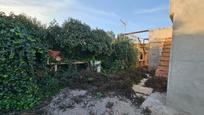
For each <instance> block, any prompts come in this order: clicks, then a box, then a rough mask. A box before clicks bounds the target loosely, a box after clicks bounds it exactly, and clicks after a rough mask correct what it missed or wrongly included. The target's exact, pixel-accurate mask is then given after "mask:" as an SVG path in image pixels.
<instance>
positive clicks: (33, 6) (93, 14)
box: [0, 0, 120, 25]
mask: <svg viewBox="0 0 204 115" xmlns="http://www.w3.org/2000/svg"><path fill="white" fill-rule="evenodd" d="M0 11H4V12H5V13H9V12H13V13H15V14H21V13H25V14H26V15H29V16H31V17H36V18H37V19H38V20H40V21H41V22H42V23H44V24H48V23H49V22H50V21H51V20H52V19H56V20H58V21H59V23H62V22H63V20H65V19H67V18H68V17H73V18H78V19H81V20H82V21H88V22H95V23H97V22H99V23H104V24H110V25H111V24H112V25H117V24H118V23H119V19H120V16H118V15H117V14H115V13H114V12H109V11H103V10H100V9H95V8H92V7H88V6H86V5H84V4H82V3H81V2H79V0H0Z"/></svg>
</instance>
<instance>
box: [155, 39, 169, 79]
mask: <svg viewBox="0 0 204 115" xmlns="http://www.w3.org/2000/svg"><path fill="white" fill-rule="evenodd" d="M171 44H172V38H166V39H165V41H164V43H163V47H162V54H161V57H160V61H159V65H158V67H157V69H156V73H155V75H156V76H157V77H167V76H168V71H169V59H170V51H171Z"/></svg>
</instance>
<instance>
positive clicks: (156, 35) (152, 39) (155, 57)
mask: <svg viewBox="0 0 204 115" xmlns="http://www.w3.org/2000/svg"><path fill="white" fill-rule="evenodd" d="M169 37H172V27H166V28H157V29H152V30H150V32H149V48H150V49H149V69H150V70H151V69H156V67H157V66H158V64H159V59H160V56H161V52H162V45H163V42H164V40H165V38H169Z"/></svg>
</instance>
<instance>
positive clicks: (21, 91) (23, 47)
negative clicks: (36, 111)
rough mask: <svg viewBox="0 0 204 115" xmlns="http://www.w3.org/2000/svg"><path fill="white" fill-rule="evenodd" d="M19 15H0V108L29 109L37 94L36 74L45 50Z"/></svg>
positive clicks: (35, 101)
mask: <svg viewBox="0 0 204 115" xmlns="http://www.w3.org/2000/svg"><path fill="white" fill-rule="evenodd" d="M42 46H43V45H42V43H41V40H40V39H39V38H38V37H37V35H32V34H30V30H29V29H27V25H24V23H21V21H18V16H15V15H10V16H5V15H2V14H1V15H0V84H1V85H0V111H8V110H21V109H28V108H31V107H33V106H34V105H36V104H37V103H38V102H39V100H40V96H39V94H38V92H39V90H40V89H39V86H38V84H37V79H36V77H37V76H38V72H39V70H42V69H43V68H44V67H45V66H44V65H43V64H44V63H45V58H46V56H45V54H46V52H45V51H46V50H45V49H44V48H43V47H42Z"/></svg>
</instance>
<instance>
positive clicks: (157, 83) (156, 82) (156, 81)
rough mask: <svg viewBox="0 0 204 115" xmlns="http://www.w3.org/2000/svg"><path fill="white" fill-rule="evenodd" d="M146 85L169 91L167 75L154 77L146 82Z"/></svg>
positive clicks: (157, 89) (155, 89)
mask: <svg viewBox="0 0 204 115" xmlns="http://www.w3.org/2000/svg"><path fill="white" fill-rule="evenodd" d="M145 86H146V87H151V88H153V89H154V91H158V92H166V91H167V78H166V77H152V78H150V79H148V80H147V81H146V83H145Z"/></svg>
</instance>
